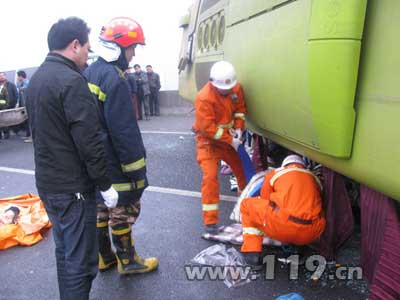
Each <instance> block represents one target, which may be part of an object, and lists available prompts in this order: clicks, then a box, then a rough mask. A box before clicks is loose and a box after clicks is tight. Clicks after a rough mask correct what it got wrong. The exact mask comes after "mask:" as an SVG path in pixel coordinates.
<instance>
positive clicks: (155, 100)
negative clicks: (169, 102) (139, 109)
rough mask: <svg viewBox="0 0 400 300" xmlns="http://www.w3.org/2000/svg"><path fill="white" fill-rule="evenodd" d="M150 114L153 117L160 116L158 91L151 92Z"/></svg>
mask: <svg viewBox="0 0 400 300" xmlns="http://www.w3.org/2000/svg"><path fill="white" fill-rule="evenodd" d="M150 114H151V115H152V116H154V115H156V116H159V115H160V104H159V91H158V90H153V89H151V90H150Z"/></svg>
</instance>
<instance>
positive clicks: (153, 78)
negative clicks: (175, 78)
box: [147, 72, 161, 91]
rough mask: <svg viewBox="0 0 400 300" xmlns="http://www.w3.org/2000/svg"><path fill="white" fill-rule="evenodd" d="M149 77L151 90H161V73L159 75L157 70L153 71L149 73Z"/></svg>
mask: <svg viewBox="0 0 400 300" xmlns="http://www.w3.org/2000/svg"><path fill="white" fill-rule="evenodd" d="M147 77H148V78H149V85H150V90H157V91H159V90H160V88H161V83H160V75H158V74H157V73H155V72H152V73H147Z"/></svg>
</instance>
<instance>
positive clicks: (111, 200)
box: [100, 186, 118, 208]
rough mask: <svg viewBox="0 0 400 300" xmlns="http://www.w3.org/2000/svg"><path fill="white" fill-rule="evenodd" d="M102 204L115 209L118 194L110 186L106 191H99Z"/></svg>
mask: <svg viewBox="0 0 400 300" xmlns="http://www.w3.org/2000/svg"><path fill="white" fill-rule="evenodd" d="M100 194H101V196H102V197H103V199H104V204H105V205H106V206H107V207H108V208H115V207H116V206H117V203H118V192H117V191H116V190H115V189H114V188H113V187H112V186H111V187H110V188H109V189H108V190H107V191H104V192H103V191H100Z"/></svg>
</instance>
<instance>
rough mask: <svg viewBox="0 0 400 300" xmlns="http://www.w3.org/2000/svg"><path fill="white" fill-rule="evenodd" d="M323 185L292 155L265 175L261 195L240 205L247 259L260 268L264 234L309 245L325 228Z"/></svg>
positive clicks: (299, 159)
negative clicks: (322, 199) (279, 166)
mask: <svg viewBox="0 0 400 300" xmlns="http://www.w3.org/2000/svg"><path fill="white" fill-rule="evenodd" d="M321 190H322V185H321V183H320V181H319V179H318V177H316V176H315V175H314V174H313V173H312V172H310V171H308V170H307V169H305V164H304V161H303V159H302V158H301V157H300V156H298V155H289V156H287V157H286V158H285V159H284V160H283V162H282V166H281V168H278V169H275V170H274V171H272V172H269V173H267V174H266V175H265V179H264V183H263V186H262V188H261V193H260V197H257V198H246V199H244V200H243V202H242V204H241V206H240V213H241V216H242V225H243V245H242V249H241V251H242V252H243V254H244V257H245V259H246V262H247V263H248V264H249V265H251V266H253V267H254V268H255V269H260V268H261V266H262V265H261V261H260V253H261V251H262V241H263V236H264V234H265V235H266V236H268V237H270V238H272V239H275V240H278V241H281V242H283V243H290V244H295V245H299V246H302V245H306V244H309V243H311V242H313V241H314V240H316V239H318V238H319V237H320V236H321V234H322V233H323V231H324V229H325V224H326V222H325V217H324V215H323V212H322V203H321Z"/></svg>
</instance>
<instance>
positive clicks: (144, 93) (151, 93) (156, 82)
mask: <svg viewBox="0 0 400 300" xmlns="http://www.w3.org/2000/svg"><path fill="white" fill-rule="evenodd" d="M133 69H134V71H133V72H130V71H129V72H128V78H129V82H130V85H131V90H132V93H133V94H134V105H135V106H136V112H137V116H136V117H137V119H138V120H143V110H144V119H145V120H149V119H150V116H159V115H160V105H159V91H160V88H161V84H160V76H159V75H158V74H157V73H156V72H154V71H153V67H152V66H151V65H147V66H146V72H145V71H143V70H142V69H141V68H140V65H138V64H135V65H134V66H133ZM135 96H136V97H135Z"/></svg>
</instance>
